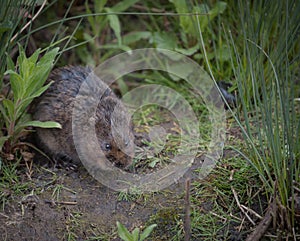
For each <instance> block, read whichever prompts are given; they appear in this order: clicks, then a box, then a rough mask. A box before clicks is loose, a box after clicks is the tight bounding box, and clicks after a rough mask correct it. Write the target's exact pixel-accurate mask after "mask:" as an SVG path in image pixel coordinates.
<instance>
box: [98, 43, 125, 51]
mask: <svg viewBox="0 0 300 241" xmlns="http://www.w3.org/2000/svg"><path fill="white" fill-rule="evenodd" d="M99 49H121V50H123V51H125V52H127V51H128V52H130V51H131V48H130V47H128V46H125V45H123V44H122V45H118V44H104V45H101V46H100V47H99Z"/></svg>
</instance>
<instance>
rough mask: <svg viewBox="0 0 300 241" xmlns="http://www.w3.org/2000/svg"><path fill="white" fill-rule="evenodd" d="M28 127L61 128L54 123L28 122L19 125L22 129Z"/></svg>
mask: <svg viewBox="0 0 300 241" xmlns="http://www.w3.org/2000/svg"><path fill="white" fill-rule="evenodd" d="M28 126H33V127H40V128H58V129H61V128H62V127H61V124H59V123H58V122H55V121H28V122H25V123H23V124H20V125H19V127H23V128H25V127H28Z"/></svg>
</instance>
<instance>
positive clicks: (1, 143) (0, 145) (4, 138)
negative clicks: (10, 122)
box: [0, 136, 10, 151]
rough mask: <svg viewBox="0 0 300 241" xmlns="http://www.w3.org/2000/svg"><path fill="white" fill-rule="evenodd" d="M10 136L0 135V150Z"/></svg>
mask: <svg viewBox="0 0 300 241" xmlns="http://www.w3.org/2000/svg"><path fill="white" fill-rule="evenodd" d="M9 137H10V136H1V137H0V151H2V148H3V145H4V143H5V142H6V141H7V140H8V139H9Z"/></svg>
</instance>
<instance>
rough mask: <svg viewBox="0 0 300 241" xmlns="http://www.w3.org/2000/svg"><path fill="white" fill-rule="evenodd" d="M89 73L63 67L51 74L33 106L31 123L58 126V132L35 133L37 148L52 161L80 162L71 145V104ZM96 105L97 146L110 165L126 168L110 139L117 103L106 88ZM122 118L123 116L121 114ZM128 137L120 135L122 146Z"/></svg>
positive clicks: (127, 158)
mask: <svg viewBox="0 0 300 241" xmlns="http://www.w3.org/2000/svg"><path fill="white" fill-rule="evenodd" d="M90 73H91V69H90V68H85V67H80V66H70V67H64V68H59V69H56V70H54V71H52V73H51V74H50V76H49V79H48V81H54V82H53V84H52V85H51V86H50V87H49V89H48V90H47V91H46V92H45V93H44V94H43V95H42V96H41V97H39V98H38V99H37V100H36V101H35V102H34V103H35V106H34V114H33V118H34V119H35V120H40V121H50V120H51V121H56V122H58V123H60V124H61V125H62V129H42V128H38V129H37V136H38V139H39V142H40V146H41V147H42V148H43V149H44V150H45V151H46V152H48V153H49V154H50V155H52V156H54V157H60V156H64V157H68V158H71V159H73V160H74V161H75V162H79V161H80V160H79V157H78V155H77V153H76V149H75V146H74V142H73V135H72V113H73V106H74V100H75V98H76V96H77V94H78V92H79V89H80V86H81V84H82V83H83V82H84V81H85V80H86V78H87V77H88V76H89V74H90ZM99 81H100V80H99ZM105 86H106V85H105ZM106 87H107V86H106ZM93 101H94V100H93ZM96 101H99V105H98V108H97V111H96V123H95V129H96V134H97V138H98V141H99V143H97V144H98V145H100V148H102V150H103V151H106V155H107V156H110V157H113V158H114V160H113V162H114V163H115V164H118V165H121V166H126V165H127V164H128V163H129V162H130V161H129V157H127V155H125V154H124V153H123V152H121V150H120V148H119V147H118V146H116V143H115V142H114V140H113V137H112V135H111V124H110V119H111V115H112V112H113V109H114V106H115V105H116V104H117V103H119V100H118V98H117V97H116V95H115V94H114V93H113V92H112V91H111V90H110V89H109V88H108V87H107V89H106V91H105V93H104V95H103V96H102V97H101V99H100V100H96ZM83 111H84V109H83ZM122 114H124V113H123V112H122V113H121V115H122ZM83 115H84V113H83ZM121 119H122V117H121ZM83 134H84V133H83ZM130 135H131V133H129V134H128V136H126V134H125V135H124V138H123V139H124V143H126V145H128V143H129V145H131V142H130ZM121 144H122V143H121ZM124 145H125V144H124ZM120 153H123V154H120Z"/></svg>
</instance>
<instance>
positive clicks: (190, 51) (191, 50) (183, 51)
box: [175, 44, 200, 56]
mask: <svg viewBox="0 0 300 241" xmlns="http://www.w3.org/2000/svg"><path fill="white" fill-rule="evenodd" d="M199 48H200V45H199V44H196V45H195V46H193V47H191V48H188V49H183V48H175V50H176V51H177V52H179V53H181V54H184V55H187V56H191V55H193V54H195V53H196V52H197V51H198V50H199Z"/></svg>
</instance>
